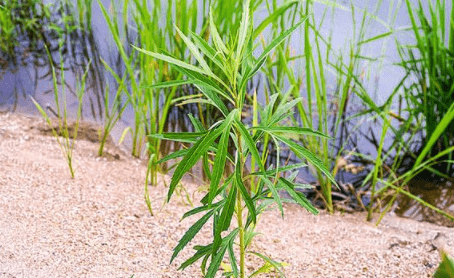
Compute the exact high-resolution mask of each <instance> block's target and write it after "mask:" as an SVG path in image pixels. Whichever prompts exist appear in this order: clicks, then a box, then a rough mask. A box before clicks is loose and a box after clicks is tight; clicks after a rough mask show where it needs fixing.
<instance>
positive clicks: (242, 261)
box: [236, 190, 246, 278]
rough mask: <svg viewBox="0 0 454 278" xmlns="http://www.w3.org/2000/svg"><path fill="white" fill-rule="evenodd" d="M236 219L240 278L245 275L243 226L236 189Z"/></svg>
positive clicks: (238, 195)
mask: <svg viewBox="0 0 454 278" xmlns="http://www.w3.org/2000/svg"><path fill="white" fill-rule="evenodd" d="M236 203H237V206H238V208H237V220H238V228H239V229H240V278H244V277H245V275H244V273H245V265H244V261H245V253H246V250H245V246H244V228H243V205H242V203H241V192H240V191H239V190H238V194H237V202H236Z"/></svg>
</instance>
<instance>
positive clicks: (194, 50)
mask: <svg viewBox="0 0 454 278" xmlns="http://www.w3.org/2000/svg"><path fill="white" fill-rule="evenodd" d="M174 27H175V29H176V30H177V32H178V35H180V37H181V38H182V39H183V41H184V43H185V44H186V46H187V47H188V49H189V51H191V53H192V55H193V56H194V57H195V59H196V60H197V62H199V64H200V66H201V67H202V68H203V70H204V71H205V72H206V73H207V75H209V76H215V75H214V73H213V72H212V71H211V69H210V67H209V66H208V64H207V63H206V61H205V59H203V56H202V55H200V52H199V50H198V49H197V46H196V45H195V44H194V43H193V42H192V41H191V40H190V39H189V38H188V37H187V36H186V35H185V34H183V32H181V30H180V29H179V28H178V27H177V26H176V25H174Z"/></svg>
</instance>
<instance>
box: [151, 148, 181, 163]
mask: <svg viewBox="0 0 454 278" xmlns="http://www.w3.org/2000/svg"><path fill="white" fill-rule="evenodd" d="M188 151H189V149H183V150H179V151H176V152H173V153H170V154H168V155H166V156H165V157H164V158H162V159H160V160H159V161H158V162H156V164H161V163H163V162H166V161H169V160H172V159H176V158H179V157H183V156H185V155H186V154H187V153H188Z"/></svg>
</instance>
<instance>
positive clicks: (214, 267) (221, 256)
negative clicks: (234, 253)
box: [205, 245, 228, 278]
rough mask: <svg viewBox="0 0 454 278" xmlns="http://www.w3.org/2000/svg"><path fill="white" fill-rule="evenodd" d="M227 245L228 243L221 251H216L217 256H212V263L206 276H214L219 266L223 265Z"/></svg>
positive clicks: (206, 277)
mask: <svg viewBox="0 0 454 278" xmlns="http://www.w3.org/2000/svg"><path fill="white" fill-rule="evenodd" d="M227 247H228V246H227V245H224V246H222V247H221V249H220V250H219V252H217V253H216V256H214V257H213V256H212V259H211V263H210V266H209V267H208V271H207V273H206V275H205V278H213V277H214V276H215V275H216V272H218V269H219V266H220V265H221V262H222V259H224V255H225V252H226V251H227Z"/></svg>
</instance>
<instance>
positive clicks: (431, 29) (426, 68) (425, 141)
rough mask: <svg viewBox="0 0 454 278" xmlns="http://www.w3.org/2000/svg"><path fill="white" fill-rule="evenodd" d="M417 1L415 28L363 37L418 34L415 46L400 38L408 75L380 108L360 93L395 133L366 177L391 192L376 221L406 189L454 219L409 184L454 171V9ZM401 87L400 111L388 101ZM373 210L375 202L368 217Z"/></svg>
mask: <svg viewBox="0 0 454 278" xmlns="http://www.w3.org/2000/svg"><path fill="white" fill-rule="evenodd" d="M418 3H419V5H418V7H414V6H413V5H412V4H411V3H410V1H408V0H406V1H405V4H406V8H407V11H408V14H409V16H410V20H411V27H410V28H408V29H399V30H393V29H391V30H390V31H389V32H386V33H383V34H379V35H377V36H375V37H373V38H370V39H366V40H364V41H363V42H361V43H367V42H370V41H374V40H377V39H381V38H384V37H388V36H390V35H392V34H395V33H396V32H401V31H408V30H409V31H411V32H412V34H413V35H414V38H415V43H414V45H402V44H400V43H399V41H398V40H397V39H396V46H397V50H398V51H399V54H400V59H401V61H400V62H399V63H398V65H400V66H401V67H402V68H403V69H404V70H405V71H406V74H405V76H404V77H403V78H402V80H401V82H400V83H399V84H398V85H397V86H396V88H395V89H394V91H393V92H392V94H391V95H390V97H389V98H388V99H387V100H386V102H385V104H383V105H382V106H380V107H379V106H377V105H376V104H375V103H374V102H373V101H372V100H371V99H370V97H368V96H367V95H366V94H365V93H364V92H363V93H362V94H361V95H360V97H361V98H362V99H363V101H364V103H366V104H367V106H368V107H369V109H368V110H367V112H374V113H375V115H374V117H377V118H381V119H382V121H383V132H384V133H386V131H387V130H388V129H389V130H390V131H391V132H392V135H393V136H394V138H393V140H392V142H391V145H390V146H389V147H388V148H387V150H386V152H383V158H382V157H377V159H376V162H377V164H376V165H375V167H374V171H373V172H371V174H370V175H369V176H368V177H366V179H365V181H364V183H366V182H367V181H372V186H373V189H374V190H375V183H376V182H379V183H380V184H381V187H380V188H379V189H378V190H377V192H376V194H374V195H375V196H377V198H383V197H390V199H387V204H386V206H385V207H384V209H383V211H382V214H381V216H380V218H379V219H378V221H377V225H378V223H379V222H380V221H381V219H382V218H383V216H384V215H385V213H386V212H387V211H389V210H390V209H391V207H392V205H393V204H394V202H395V200H396V198H397V196H398V194H404V195H406V196H408V197H410V198H411V199H413V200H415V201H417V202H419V203H421V204H422V205H424V206H427V207H429V208H430V209H433V210H435V211H436V212H438V213H440V214H442V215H444V216H445V217H447V218H448V219H451V220H454V217H453V216H451V215H449V214H447V213H445V212H443V211H442V210H440V209H438V208H437V207H435V206H434V205H432V204H429V203H427V202H425V201H424V200H422V199H421V198H419V197H417V196H414V195H413V194H411V193H410V192H409V191H407V190H405V189H404V187H405V186H406V185H408V184H409V183H410V181H411V180H412V179H413V178H415V177H417V176H418V175H432V176H439V177H441V178H446V179H449V178H450V176H451V175H452V174H453V171H452V165H453V161H454V160H453V159H452V151H453V150H454V149H453V147H452V143H453V142H454V138H453V135H452V134H453V128H454V101H453V100H454V83H453V80H454V67H453V62H454V60H453V59H454V56H453V55H452V51H453V50H454V40H453V38H454V27H453V15H454V9H452V10H451V15H450V16H445V8H446V4H445V1H436V2H435V3H432V2H429V3H428V7H429V9H428V12H426V11H424V9H423V5H422V3H421V1H418ZM400 92H402V94H401V95H399V98H400V99H399V103H401V102H402V100H404V108H403V109H402V107H401V106H400V105H399V112H398V113H395V112H393V111H391V110H390V109H389V106H390V104H391V103H393V101H394V100H395V99H396V98H395V97H396V95H397V94H398V93H400ZM367 112H366V113H367ZM392 119H396V120H397V121H399V126H398V127H396V125H393V124H391V120H392ZM383 136H385V134H382V137H383ZM418 141H419V142H421V143H417V142H418ZM383 144H384V141H383V140H380V144H379V146H378V155H379V156H381V155H382V150H383ZM408 161H411V162H410V163H409V162H408ZM378 172H380V175H378ZM373 201H374V199H372V200H371V202H373ZM371 212H372V204H371V205H370V207H369V217H368V218H369V219H370V216H371Z"/></svg>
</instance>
